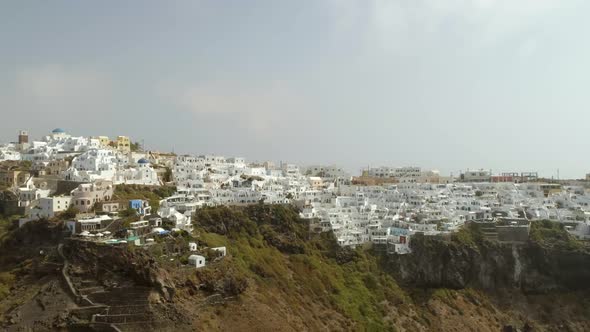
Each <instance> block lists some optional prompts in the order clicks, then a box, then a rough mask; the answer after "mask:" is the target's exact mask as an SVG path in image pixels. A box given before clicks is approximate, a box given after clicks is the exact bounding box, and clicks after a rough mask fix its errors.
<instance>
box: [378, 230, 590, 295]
mask: <svg viewBox="0 0 590 332" xmlns="http://www.w3.org/2000/svg"><path fill="white" fill-rule="evenodd" d="M552 228H553V225H552V224H550V223H546V222H534V223H533V225H532V230H531V239H530V240H529V241H528V242H526V243H524V244H522V245H517V244H501V243H497V242H490V241H486V240H483V238H482V237H481V236H480V235H479V234H478V230H477V226H476V225H472V226H470V227H468V228H466V229H464V230H462V231H461V232H460V233H459V234H455V235H454V236H453V237H452V239H451V240H450V241H445V240H442V239H441V238H437V237H424V236H416V237H413V238H412V243H411V248H412V254H411V255H400V256H387V257H384V258H383V262H384V268H385V269H387V270H388V271H389V272H390V273H392V274H393V275H394V276H395V277H396V279H397V280H399V281H400V282H401V283H403V284H405V285H408V286H416V287H429V288H440V287H443V288H452V289H463V288H468V287H471V288H480V289H485V290H496V289H519V290H522V292H524V293H526V294H535V293H546V292H548V291H576V290H587V289H589V288H590V284H589V283H588V282H586V281H587V280H590V253H589V251H588V250H587V249H586V248H584V247H583V246H582V244H578V243H577V242H576V241H575V240H573V239H571V238H569V236H568V234H567V233H566V232H565V230H561V231H559V230H557V231H556V233H555V234H554V233H549V232H547V231H546V230H547V229H550V230H551V229H552ZM545 233H549V234H553V235H552V236H547V234H545ZM543 234H545V236H544V235H543Z"/></svg>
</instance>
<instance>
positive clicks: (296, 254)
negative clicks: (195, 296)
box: [195, 204, 407, 331]
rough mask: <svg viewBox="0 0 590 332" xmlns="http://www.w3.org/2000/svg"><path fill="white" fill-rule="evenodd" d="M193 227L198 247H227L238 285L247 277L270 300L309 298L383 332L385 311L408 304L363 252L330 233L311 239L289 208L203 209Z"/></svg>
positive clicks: (373, 259)
mask: <svg viewBox="0 0 590 332" xmlns="http://www.w3.org/2000/svg"><path fill="white" fill-rule="evenodd" d="M195 223H196V225H197V230H196V232H197V233H198V234H199V236H198V238H199V240H200V242H201V245H205V246H209V247H214V246H227V248H228V250H229V253H230V255H231V256H232V257H231V258H230V259H231V262H232V266H233V267H234V268H235V270H234V271H233V272H232V274H235V275H237V276H238V277H237V279H236V282H235V283H236V284H238V285H242V284H241V283H240V282H239V280H241V279H240V277H241V276H244V277H247V278H248V279H250V280H253V282H256V283H258V284H259V285H260V286H262V287H257V289H260V290H264V291H268V292H269V293H268V294H266V295H268V296H269V297H272V296H274V295H273V294H275V292H282V293H284V295H285V296H284V298H287V299H289V301H292V303H291V305H292V306H293V307H301V306H304V305H305V304H304V303H300V302H299V301H300V300H301V299H302V298H312V299H313V300H314V301H317V302H318V303H322V304H323V305H324V306H326V307H331V308H334V309H335V310H337V311H338V312H341V313H342V314H344V315H345V316H346V317H349V318H350V319H352V320H354V321H355V322H357V323H358V324H359V326H363V327H366V330H373V331H382V330H387V329H393V327H392V326H391V323H390V322H388V321H386V320H385V319H384V317H385V316H386V312H387V311H388V307H389V306H390V305H395V304H399V303H402V302H404V301H406V300H407V298H406V295H405V293H404V292H403V291H402V290H401V289H400V288H399V287H398V285H397V284H396V282H395V281H394V279H393V278H392V277H391V276H390V275H388V274H386V273H385V272H383V270H382V269H381V268H380V267H379V265H378V263H377V258H376V257H375V256H373V255H372V254H371V253H370V252H369V251H368V250H367V249H361V248H359V249H357V250H352V249H346V248H341V247H340V246H338V244H337V243H336V241H335V239H334V237H333V235H332V234H331V233H323V234H319V235H313V236H310V235H309V232H308V229H309V225H308V222H307V221H305V220H302V219H300V218H299V216H298V213H297V211H296V210H295V209H294V208H293V207H291V206H286V205H262V204H256V205H251V206H248V207H243V208H228V207H215V208H204V209H201V210H198V211H197V213H196V216H195ZM203 271H206V270H203ZM230 284H231V282H230ZM211 287H218V288H219V287H220V286H219V285H217V286H211Z"/></svg>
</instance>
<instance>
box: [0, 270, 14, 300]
mask: <svg viewBox="0 0 590 332" xmlns="http://www.w3.org/2000/svg"><path fill="white" fill-rule="evenodd" d="M14 281H15V278H14V274H12V273H10V272H0V298H4V297H6V296H7V295H8V294H9V293H10V287H12V285H13V284H14Z"/></svg>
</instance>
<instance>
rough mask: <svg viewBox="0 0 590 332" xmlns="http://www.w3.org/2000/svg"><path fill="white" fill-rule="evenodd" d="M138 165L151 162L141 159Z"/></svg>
mask: <svg viewBox="0 0 590 332" xmlns="http://www.w3.org/2000/svg"><path fill="white" fill-rule="evenodd" d="M137 163H138V164H149V163H150V162H149V161H148V160H147V159H145V158H141V159H139V160H138V161H137Z"/></svg>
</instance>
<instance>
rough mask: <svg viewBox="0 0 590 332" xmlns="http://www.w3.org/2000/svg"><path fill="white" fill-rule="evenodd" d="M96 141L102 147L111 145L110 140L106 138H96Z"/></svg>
mask: <svg viewBox="0 0 590 332" xmlns="http://www.w3.org/2000/svg"><path fill="white" fill-rule="evenodd" d="M97 139H98V142H99V143H100V146H102V147H107V146H109V144H110V143H111V139H110V138H109V137H108V136H98V137H97Z"/></svg>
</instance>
